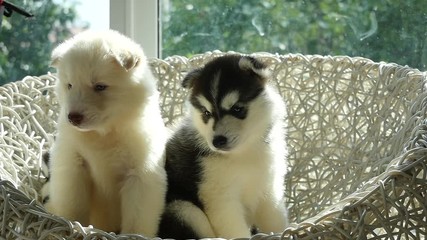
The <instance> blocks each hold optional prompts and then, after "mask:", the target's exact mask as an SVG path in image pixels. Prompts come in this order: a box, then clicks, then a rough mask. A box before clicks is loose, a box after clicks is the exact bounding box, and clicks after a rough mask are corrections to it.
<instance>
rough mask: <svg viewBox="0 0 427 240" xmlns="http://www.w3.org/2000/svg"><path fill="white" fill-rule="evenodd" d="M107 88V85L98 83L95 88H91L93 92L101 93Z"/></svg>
mask: <svg viewBox="0 0 427 240" xmlns="http://www.w3.org/2000/svg"><path fill="white" fill-rule="evenodd" d="M107 87H108V86H107V85H104V84H100V83H98V84H95V86H93V90H95V92H102V91H104V90H105V89H107Z"/></svg>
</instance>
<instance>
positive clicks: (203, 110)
mask: <svg viewBox="0 0 427 240" xmlns="http://www.w3.org/2000/svg"><path fill="white" fill-rule="evenodd" d="M202 113H203V117H205V118H210V117H211V116H212V113H211V112H209V111H208V110H207V109H206V108H202Z"/></svg>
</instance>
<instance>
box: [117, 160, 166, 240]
mask: <svg viewBox="0 0 427 240" xmlns="http://www.w3.org/2000/svg"><path fill="white" fill-rule="evenodd" d="M165 194H166V173H165V172H164V169H163V168H160V167H159V169H157V170H156V171H155V172H154V171H153V172H150V170H147V169H145V170H144V169H139V170H132V171H131V172H130V173H129V174H128V175H127V177H126V179H125V181H124V183H123V186H122V189H121V200H122V203H121V208H122V233H140V234H144V235H145V236H147V237H154V236H155V235H156V233H157V229H158V224H159V222H160V216H161V214H162V212H163V209H164V204H165Z"/></svg>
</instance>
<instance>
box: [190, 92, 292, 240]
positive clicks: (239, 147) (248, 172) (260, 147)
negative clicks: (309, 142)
mask: <svg viewBox="0 0 427 240" xmlns="http://www.w3.org/2000/svg"><path fill="white" fill-rule="evenodd" d="M236 94H237V93H233V94H231V95H230V97H226V100H225V102H226V103H228V102H229V101H231V100H233V99H234V97H235V95H236ZM237 96H238V94H237ZM226 105H229V104H226ZM248 108H249V111H248V116H247V118H246V119H244V120H242V121H241V120H238V119H234V120H232V118H233V117H231V116H229V117H226V118H224V119H222V120H219V121H220V122H218V126H217V127H216V129H215V130H212V124H213V123H212V122H213V120H212V119H211V120H210V121H209V122H208V124H204V123H203V122H202V121H201V120H200V113H199V112H198V111H197V110H196V109H193V110H192V112H193V121H194V124H195V126H196V128H197V129H198V131H199V132H200V133H201V135H202V136H203V137H204V138H205V140H206V142H207V143H210V142H212V137H213V136H214V135H215V134H217V133H218V132H219V131H222V132H221V134H226V135H227V137H228V138H229V139H234V142H233V147H232V149H231V150H230V151H224V152H223V151H217V152H218V154H213V155H209V156H207V157H205V158H203V159H201V161H200V162H201V163H202V165H203V176H202V182H201V184H200V191H199V197H200V198H201V200H202V202H203V204H204V207H205V208H204V209H205V213H206V215H207V216H208V218H209V221H210V223H211V225H212V228H213V230H214V232H215V234H216V236H217V237H223V238H237V237H250V226H251V225H252V224H255V225H257V226H258V227H259V229H260V230H261V231H262V232H266V233H269V232H281V231H283V229H284V228H285V226H286V225H287V211H286V208H285V203H284V175H285V173H286V168H287V166H286V161H285V157H286V153H287V150H286V146H285V141H284V136H285V132H284V122H283V118H284V116H285V114H286V113H285V106H284V103H283V100H282V98H281V96H280V95H279V94H278V93H277V92H276V91H275V90H273V88H271V87H270V86H267V88H266V91H265V92H264V93H263V94H261V96H259V97H258V98H256V99H255V100H254V101H252V102H251V103H250V104H249V106H248ZM221 121H225V122H224V123H223V124H222V123H221ZM268 128H272V129H271V131H269V132H270V135H268V136H265V134H264V133H265V132H267V131H266V130H267V129H268ZM224 129H225V130H224ZM266 142H268V143H269V144H266ZM208 145H209V146H210V147H211V148H212V147H213V146H212V144H208ZM213 149H214V148H213Z"/></svg>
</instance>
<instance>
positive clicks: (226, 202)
mask: <svg viewBox="0 0 427 240" xmlns="http://www.w3.org/2000/svg"><path fill="white" fill-rule="evenodd" d="M224 196H225V195H224ZM205 211H206V215H207V216H208V218H209V220H210V222H211V225H212V228H213V230H214V231H215V234H216V237H220V238H227V239H228V238H240V237H250V236H251V233H250V228H249V226H248V224H247V222H246V219H245V216H246V215H245V211H244V207H243V206H242V204H241V203H240V202H239V199H238V198H237V197H234V198H228V197H223V196H221V197H220V198H218V196H215V197H213V198H212V199H209V200H208V201H205Z"/></svg>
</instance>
